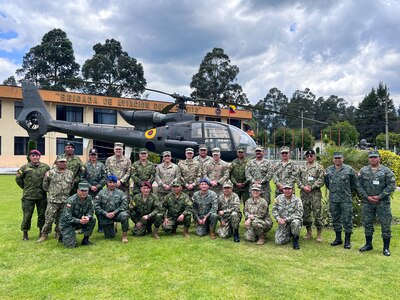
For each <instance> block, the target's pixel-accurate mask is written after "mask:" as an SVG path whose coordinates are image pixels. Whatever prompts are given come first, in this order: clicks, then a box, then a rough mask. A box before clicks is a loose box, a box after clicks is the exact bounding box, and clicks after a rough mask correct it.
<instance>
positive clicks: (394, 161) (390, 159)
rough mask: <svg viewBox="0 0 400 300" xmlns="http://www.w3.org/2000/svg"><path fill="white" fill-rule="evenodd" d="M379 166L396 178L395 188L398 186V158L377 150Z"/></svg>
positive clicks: (392, 154)
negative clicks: (379, 158) (391, 172)
mask: <svg viewBox="0 0 400 300" xmlns="http://www.w3.org/2000/svg"><path fill="white" fill-rule="evenodd" d="M379 155H380V156H381V164H382V165H384V166H386V167H388V168H389V169H391V170H392V171H393V173H394V176H396V186H400V156H399V155H397V154H395V153H393V152H391V151H388V150H379Z"/></svg>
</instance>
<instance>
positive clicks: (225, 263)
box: [0, 175, 400, 299]
mask: <svg viewBox="0 0 400 300" xmlns="http://www.w3.org/2000/svg"><path fill="white" fill-rule="evenodd" d="M20 197H21V190H20V189H19V188H18V187H17V185H16V184H15V181H14V176H7V175H3V176H0V211H1V214H2V217H1V220H0V225H1V226H0V241H1V244H0V299H77V298H81V299H94V298H96V299H110V298H112V299H133V298H134V297H135V298H137V299H148V298H153V299H159V298H165V299H168V298H170V299H217V298H218V299H248V298H255V299H351V298H352V299H368V298H369V299H398V298H397V297H398V296H399V295H398V291H399V290H400V281H399V276H398V274H399V269H400V250H399V235H400V234H399V225H396V226H393V228H392V229H393V239H392V244H391V252H392V256H391V257H384V256H383V255H382V239H381V237H380V228H377V232H376V234H375V238H374V241H373V244H374V247H375V248H374V250H373V251H370V252H367V253H359V252H358V248H359V247H361V246H363V245H364V232H363V229H362V228H356V229H355V230H354V234H353V239H352V249H351V250H345V249H343V247H340V246H338V247H331V246H330V245H329V243H330V242H331V241H332V240H333V238H334V232H333V231H332V230H326V231H324V233H323V237H324V242H323V243H322V244H317V243H316V242H315V241H314V240H312V241H304V240H303V239H302V238H301V240H300V243H301V244H300V246H301V249H300V250H299V251H295V250H293V249H292V247H291V244H288V245H284V246H277V245H275V244H274V242H273V237H274V233H275V228H276V224H274V228H273V229H272V231H271V232H269V233H268V235H267V243H266V244H265V245H263V246H257V245H255V244H254V243H246V242H244V241H243V238H242V241H241V242H240V243H233V241H232V240H231V239H229V240H222V239H219V238H218V239H217V240H215V241H212V240H210V239H209V238H208V237H203V238H200V237H196V236H195V235H194V233H193V229H191V231H190V232H191V237H190V238H189V239H184V238H183V237H182V235H181V234H180V233H181V229H180V228H179V229H178V232H179V234H177V235H176V236H166V235H164V234H163V233H162V234H161V239H160V240H154V239H153V238H151V237H150V236H146V237H142V238H134V237H132V236H129V243H128V244H122V243H121V232H120V231H119V232H118V233H117V238H116V239H115V240H107V241H106V240H104V237H103V235H102V234H99V233H97V232H95V233H94V234H93V236H92V238H91V241H93V242H95V243H96V245H94V246H91V247H78V248H75V249H66V248H64V247H63V246H62V244H60V243H58V242H57V241H56V240H54V237H53V234H52V235H51V237H50V239H49V240H48V241H46V242H44V243H43V244H37V243H36V239H37V235H38V229H37V228H36V227H33V228H32V230H31V231H30V236H31V240H30V241H27V242H23V241H22V233H21V231H20V223H21V219H22V211H21V200H20ZM399 204H400V192H399V191H397V192H396V193H395V199H394V200H393V203H392V210H393V214H394V215H395V216H397V217H398V216H400V208H399ZM35 222H36V218H35V220H34V222H33V224H34V225H35V224H36V223H35ZM35 226H36V225H35ZM304 231H305V229H303V232H302V236H304V234H305V233H304ZM243 232H244V230H243V227H241V234H243ZM78 238H79V240H80V239H81V238H82V237H81V236H79V237H78Z"/></svg>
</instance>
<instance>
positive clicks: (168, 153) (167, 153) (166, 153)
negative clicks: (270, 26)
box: [162, 151, 171, 156]
mask: <svg viewBox="0 0 400 300" xmlns="http://www.w3.org/2000/svg"><path fill="white" fill-rule="evenodd" d="M166 155H169V156H171V151H164V152H163V154H162V156H166Z"/></svg>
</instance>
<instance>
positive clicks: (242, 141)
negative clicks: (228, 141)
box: [229, 125, 256, 153]
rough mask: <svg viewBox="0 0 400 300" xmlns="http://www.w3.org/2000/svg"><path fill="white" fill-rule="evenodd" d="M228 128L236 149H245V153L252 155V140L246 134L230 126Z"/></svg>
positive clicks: (253, 145) (254, 145)
mask: <svg viewBox="0 0 400 300" xmlns="http://www.w3.org/2000/svg"><path fill="white" fill-rule="evenodd" d="M229 128H230V129H231V132H232V136H233V141H234V143H235V146H236V148H238V147H243V148H245V150H246V153H253V151H254V148H255V147H256V143H255V142H254V140H253V139H252V138H251V137H250V136H249V135H248V134H247V133H245V132H243V131H241V130H239V129H238V128H237V127H235V126H231V125H230V126H229Z"/></svg>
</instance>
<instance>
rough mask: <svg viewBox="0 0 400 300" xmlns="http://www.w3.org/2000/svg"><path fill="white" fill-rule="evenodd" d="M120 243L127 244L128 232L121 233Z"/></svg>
mask: <svg viewBox="0 0 400 300" xmlns="http://www.w3.org/2000/svg"><path fill="white" fill-rule="evenodd" d="M122 242H123V243H127V242H128V232H127V231H123V232H122Z"/></svg>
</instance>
